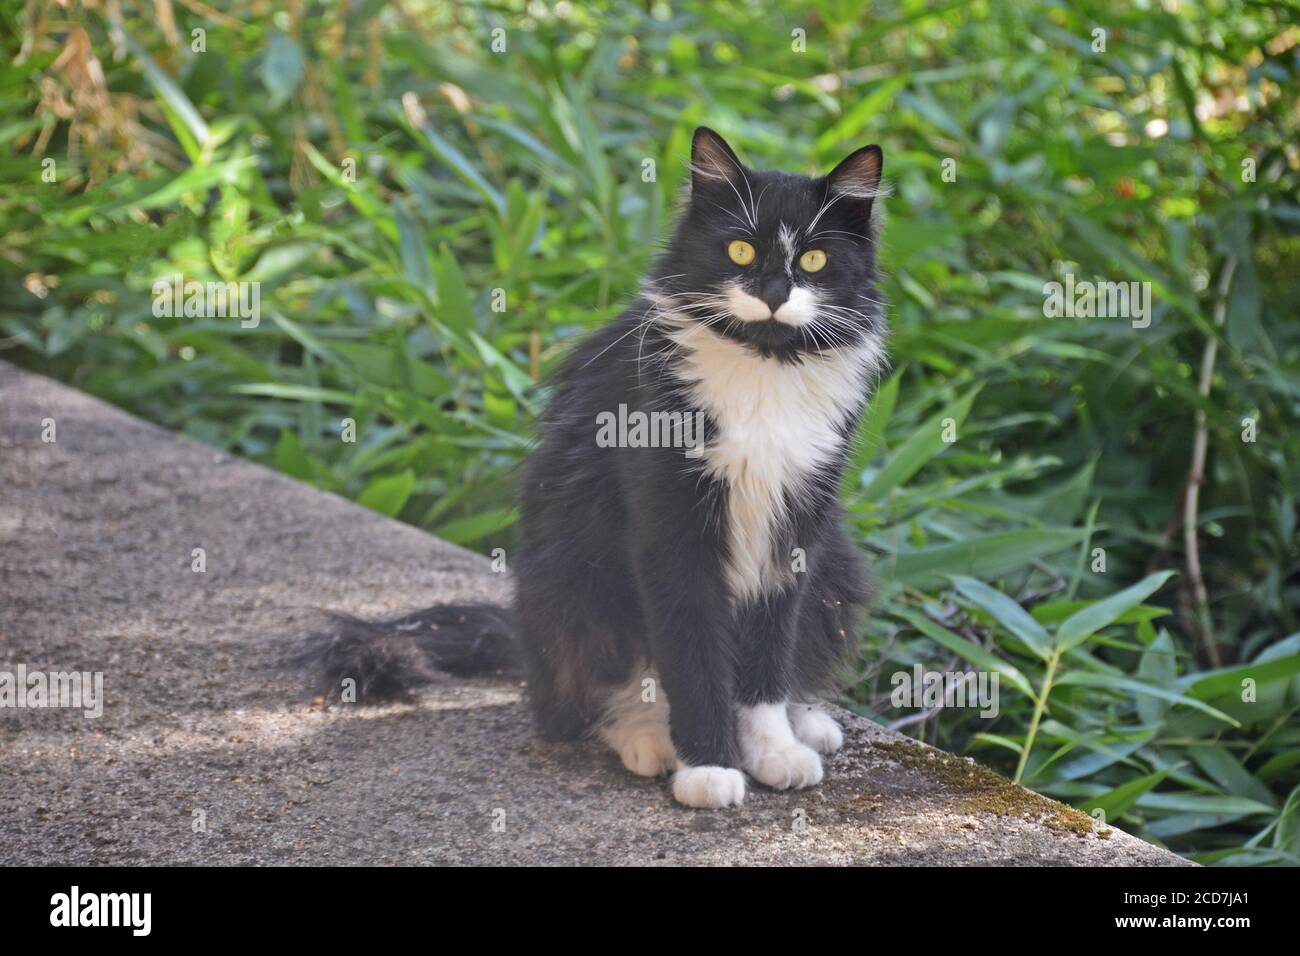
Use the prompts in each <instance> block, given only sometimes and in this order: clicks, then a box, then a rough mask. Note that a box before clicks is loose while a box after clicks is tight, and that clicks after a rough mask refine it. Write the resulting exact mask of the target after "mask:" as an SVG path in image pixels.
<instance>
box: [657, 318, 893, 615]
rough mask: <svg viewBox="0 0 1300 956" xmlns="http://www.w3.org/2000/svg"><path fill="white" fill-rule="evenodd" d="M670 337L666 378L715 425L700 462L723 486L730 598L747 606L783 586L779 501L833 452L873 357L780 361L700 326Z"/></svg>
mask: <svg viewBox="0 0 1300 956" xmlns="http://www.w3.org/2000/svg"><path fill="white" fill-rule="evenodd" d="M673 338H674V339H675V340H676V342H677V343H678V345H680V346H681V351H680V353H679V355H678V356H677V358H676V361H675V362H674V363H673V365H674V367H675V370H676V375H677V376H678V378H680V379H681V380H682V381H683V382H685V383H686V384H688V385H689V386H690V388H691V392H692V396H693V398H694V399H695V401H696V402H698V403H699V405H700V406H701V407H702V408H703V409H704V410H705V411H706V412H707V413H708V414H709V415H710V416H711V417H712V418H713V420H714V422H715V423H716V424H717V434H716V436H715V437H714V438H713V439H712V440H711V441H710V442H709V444H708V445H707V446H706V448H705V449H704V454H703V458H702V460H703V463H704V467H705V469H706V470H707V472H708V473H709V474H710V475H712V476H714V477H715V478H718V479H720V480H722V481H724V482H725V483H726V485H727V529H728V536H729V540H728V550H729V552H730V553H729V560H728V563H727V569H726V573H727V583H728V586H729V588H730V591H731V597H732V600H733V601H736V602H740V601H745V600H751V599H753V598H754V597H756V596H758V595H760V594H762V593H764V592H768V591H771V590H773V589H775V588H777V587H779V586H781V585H782V584H784V583H785V582H787V581H788V580H789V579H790V576H791V574H792V573H793V572H792V558H791V556H790V555H784V554H782V555H778V554H776V553H775V547H776V540H777V535H778V533H779V531H780V527H781V523H782V522H783V521H784V520H785V518H786V495H787V493H792V494H793V495H795V496H797V495H798V494H799V493H800V490H801V488H800V486H801V485H802V484H803V483H804V482H805V481H806V480H807V478H808V477H809V476H810V475H811V474H812V473H814V472H815V471H816V470H817V469H818V468H819V467H821V466H823V465H825V464H826V463H827V462H828V461H829V460H830V459H831V458H832V457H833V456H834V455H835V454H836V452H837V451H838V450H839V448H840V445H841V443H842V442H843V440H844V439H843V431H842V429H843V426H844V422H845V419H846V418H847V417H848V416H849V415H850V414H851V412H852V410H853V409H855V408H856V407H857V405H858V403H859V402H860V401H861V400H862V397H863V393H864V392H865V390H866V388H867V386H868V377H869V375H870V374H871V372H872V370H873V369H874V368H875V365H876V361H877V360H878V358H879V355H880V350H879V348H878V347H877V346H875V345H871V344H868V345H864V346H862V347H860V348H858V349H840V350H836V351H835V352H831V353H827V354H823V355H811V356H809V357H808V358H807V359H806V360H805V361H804V362H802V363H799V364H788V363H783V362H780V361H777V360H776V359H772V358H763V357H762V356H760V355H757V354H755V353H754V352H753V351H751V350H750V349H747V348H745V347H744V346H742V345H740V344H738V343H736V342H733V341H732V340H730V339H728V338H726V337H724V336H721V335H718V334H717V333H715V332H714V331H713V330H712V329H709V328H707V327H702V326H692V327H690V328H686V329H683V330H682V331H680V332H675V333H673ZM794 546H795V547H798V542H795V544H794Z"/></svg>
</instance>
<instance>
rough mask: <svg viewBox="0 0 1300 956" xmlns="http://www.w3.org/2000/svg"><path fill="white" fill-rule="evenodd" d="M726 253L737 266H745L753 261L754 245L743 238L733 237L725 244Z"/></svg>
mask: <svg viewBox="0 0 1300 956" xmlns="http://www.w3.org/2000/svg"><path fill="white" fill-rule="evenodd" d="M727 255H729V256H731V261H732V262H734V263H735V264H736V265H738V266H747V265H749V264H750V263H751V262H753V261H754V247H753V246H751V245H750V244H749V243H747V242H746V241H745V240H744V239H735V240H733V241H732V242H731V244H730V245H728V246H727Z"/></svg>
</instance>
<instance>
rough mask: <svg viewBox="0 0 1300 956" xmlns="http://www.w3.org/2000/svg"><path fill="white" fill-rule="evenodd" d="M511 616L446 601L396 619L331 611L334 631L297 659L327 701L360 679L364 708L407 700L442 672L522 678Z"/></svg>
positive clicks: (305, 644) (309, 641) (308, 644)
mask: <svg viewBox="0 0 1300 956" xmlns="http://www.w3.org/2000/svg"><path fill="white" fill-rule="evenodd" d="M511 617H512V616H511V613H510V611H509V610H508V609H507V608H503V607H498V606H495V605H491V604H459V605H458V604H442V605H438V606H437V607H431V608H426V609H425V610H423V611H416V612H415V613H414V614H407V615H406V616H405V617H399V618H396V619H395V620H391V621H363V620H361V619H359V618H355V617H352V616H350V615H347V614H337V613H333V612H329V626H328V627H327V628H325V629H324V630H322V631H320V632H318V633H316V634H313V635H311V636H310V637H308V638H306V639H305V640H304V641H302V643H301V644H300V645H299V646H298V648H297V649H296V651H295V653H294V654H293V656H292V658H291V661H292V663H293V664H294V665H296V666H298V667H305V668H307V669H308V670H309V672H310V673H311V675H312V682H313V688H314V690H315V691H316V692H317V693H319V694H323V695H325V696H327V697H328V696H332V695H335V694H338V693H339V691H340V690H341V689H342V687H343V681H344V680H347V679H349V678H350V679H352V680H354V681H356V692H357V697H356V699H357V702H358V703H375V702H377V701H380V700H386V699H392V698H395V697H401V696H403V695H405V694H407V693H409V692H410V691H411V690H413V689H414V688H416V687H420V686H422V685H424V684H428V683H430V682H432V681H435V680H437V679H438V678H439V677H441V676H443V675H444V674H458V675H470V674H487V673H501V674H509V675H515V674H521V673H522V672H523V661H522V657H521V655H520V653H519V648H518V645H517V644H516V642H515V639H514V627H513V622H512V620H511Z"/></svg>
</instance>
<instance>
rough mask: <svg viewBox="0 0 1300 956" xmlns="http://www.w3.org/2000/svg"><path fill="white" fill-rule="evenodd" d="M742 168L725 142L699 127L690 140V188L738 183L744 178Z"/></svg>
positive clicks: (709, 130) (711, 132)
mask: <svg viewBox="0 0 1300 956" xmlns="http://www.w3.org/2000/svg"><path fill="white" fill-rule="evenodd" d="M744 169H745V168H744V167H743V166H742V165H741V164H740V160H739V159H737V158H736V154H735V153H734V152H732V150H731V147H730V146H728V145H727V141H726V140H725V139H723V138H722V137H721V136H719V135H718V134H717V133H715V132H714V131H713V130H711V129H709V128H708V127H707V126H699V127H696V129H695V137H694V138H693V139H692V140H691V187H692V188H693V189H696V190H699V189H701V188H708V187H709V186H711V185H716V184H721V183H738V182H740V181H741V180H742V179H743V178H744V176H745V172H744Z"/></svg>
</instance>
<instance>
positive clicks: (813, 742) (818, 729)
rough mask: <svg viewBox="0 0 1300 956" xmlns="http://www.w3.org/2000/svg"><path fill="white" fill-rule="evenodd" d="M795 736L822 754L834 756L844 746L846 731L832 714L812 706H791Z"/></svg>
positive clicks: (791, 718)
mask: <svg viewBox="0 0 1300 956" xmlns="http://www.w3.org/2000/svg"><path fill="white" fill-rule="evenodd" d="M789 711H790V724H791V726H792V727H794V735H795V736H796V737H798V738H799V739H800V740H802V741H803V742H804V743H806V744H807V745H808V746H809V747H811V748H812V749H813V750H815V751H817V752H818V753H820V754H833V753H835V751H837V750H839V749H840V748H841V747H843V746H844V731H842V730H840V725H839V724H837V723H836V722H835V719H834V718H833V717H831V715H830V714H828V713H826V711H824V710H822V709H821V708H819V707H814V706H813V705H812V704H791V705H790V707H789Z"/></svg>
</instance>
